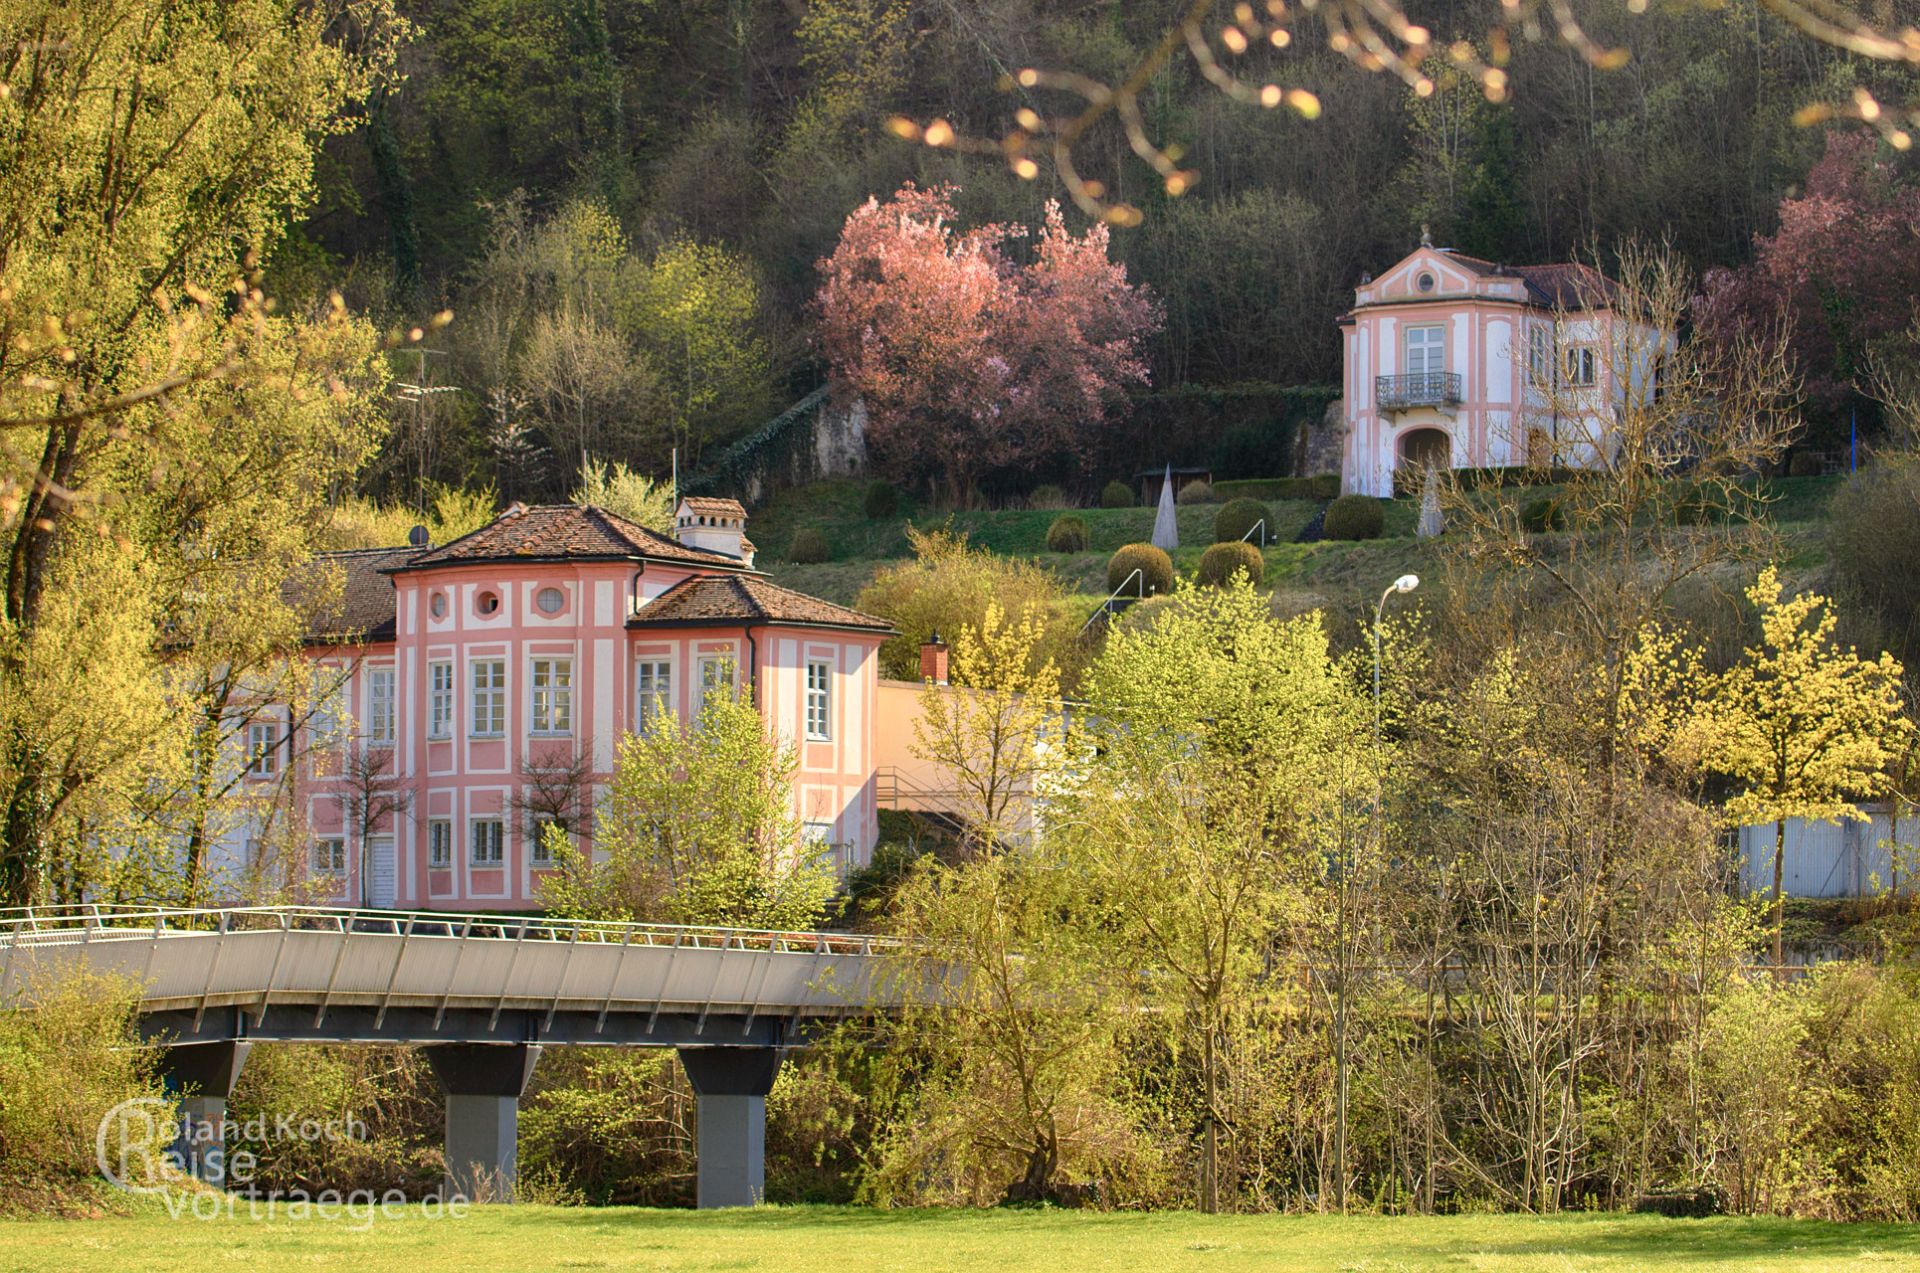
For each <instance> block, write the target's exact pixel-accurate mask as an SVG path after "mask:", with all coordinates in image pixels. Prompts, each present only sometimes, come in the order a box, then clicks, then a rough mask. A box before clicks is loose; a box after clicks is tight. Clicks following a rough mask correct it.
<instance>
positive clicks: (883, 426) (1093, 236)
mask: <svg viewBox="0 0 1920 1273" xmlns="http://www.w3.org/2000/svg"><path fill="white" fill-rule="evenodd" d="M953 194H954V190H953V189H952V187H948V186H938V187H935V188H933V189H930V190H922V189H920V188H918V187H917V186H915V185H913V184H912V183H911V182H909V183H908V184H907V185H905V186H903V187H901V189H900V190H899V192H898V193H896V194H895V195H894V196H893V197H892V198H891V199H889V200H888V201H887V202H885V203H881V202H880V201H879V200H877V199H869V200H867V202H866V203H864V204H862V205H861V206H860V207H859V208H856V209H855V210H854V212H853V214H852V215H851V216H849V217H848V218H847V223H846V226H845V227H844V228H843V229H842V230H841V233H840V242H839V243H838V245H837V246H836V247H835V248H834V252H833V255H832V256H830V257H827V258H825V259H824V260H822V261H821V262H820V272H821V275H822V282H821V286H820V291H819V293H818V295H817V297H816V299H815V304H816V307H817V310H818V314H819V319H820V339H821V344H822V346H823V348H824V351H825V353H826V355H827V358H828V360H829V362H830V363H831V365H832V367H833V373H834V375H835V377H836V378H837V379H838V380H839V381H840V382H841V383H843V384H844V385H846V386H847V387H848V388H850V389H851V390H853V391H855V392H857V393H859V394H860V396H861V397H862V398H864V399H865V401H866V406H867V417H868V423H867V445H868V449H869V451H870V453H871V454H872V456H873V459H874V462H875V464H876V466H877V467H878V468H879V469H880V470H881V471H882V472H884V473H886V474H887V475H888V476H890V477H892V478H894V479H895V480H897V481H901V482H905V483H909V484H912V485H916V486H924V487H929V488H934V489H938V490H941V491H942V492H943V493H945V494H946V495H947V496H948V497H949V498H951V499H953V500H955V501H956V502H958V501H963V500H965V499H967V498H968V497H969V496H971V495H972V494H973V493H974V491H975V490H976V488H977V486H978V484H979V482H980V480H981V479H982V478H983V477H986V476H988V475H990V474H992V473H994V472H997V471H1005V470H1007V469H1012V468H1019V469H1022V470H1025V471H1028V472H1034V471H1039V470H1043V469H1050V468H1058V467H1060V466H1061V464H1062V462H1063V461H1064V462H1071V463H1077V464H1078V465H1080V466H1081V468H1082V469H1083V470H1084V468H1085V466H1086V464H1087V462H1088V459H1089V457H1090V456H1091V454H1092V450H1093V448H1092V446H1091V434H1092V432H1093V431H1094V430H1096V429H1098V428H1099V427H1100V425H1101V424H1102V423H1103V422H1104V421H1106V420H1108V419H1111V418H1113V416H1115V415H1116V414H1117V413H1119V412H1122V411H1124V410H1125V408H1126V401H1127V398H1126V395H1127V391H1128V390H1129V389H1131V388H1133V387H1135V386H1139V385H1144V384H1146V383H1147V379H1148V375H1147V365H1146V360H1145V358H1144V357H1143V355H1142V352H1141V341H1142V339H1143V338H1144V337H1145V336H1146V335H1147V334H1149V333H1150V332H1151V331H1153V330H1154V329H1155V328H1156V326H1157V325H1158V323H1159V321H1160V311H1159V306H1158V305H1157V304H1156V302H1155V301H1154V300H1153V298H1152V296H1151V295H1149V294H1148V293H1147V291H1146V290H1145V289H1143V288H1140V287H1136V286H1134V285H1133V284H1130V283H1129V282H1128V281H1127V272H1126V267H1125V266H1124V265H1121V264H1119V263H1117V262H1115V261H1112V260H1109V259H1108V256H1107V247H1108V235H1107V228H1106V227H1105V226H1104V225H1095V226H1093V227H1092V228H1090V229H1089V230H1087V232H1086V233H1085V234H1083V235H1080V236H1078V237H1076V236H1074V235H1073V234H1072V233H1070V232H1069V231H1068V229H1067V226H1066V220H1065V218H1064V216H1062V214H1061V211H1060V207H1059V205H1058V204H1055V203H1049V204H1048V205H1047V211H1046V221H1045V224H1044V225H1043V226H1042V227H1041V229H1040V234H1039V238H1038V242H1037V243H1036V245H1035V251H1034V252H1033V254H1032V260H1031V261H1029V262H1025V263H1022V262H1020V261H1017V260H1015V259H1014V258H1013V256H1011V255H1010V254H1009V252H1008V251H1007V245H1008V244H1009V243H1011V242H1014V241H1016V240H1019V239H1023V238H1025V237H1027V230H1026V228H1025V227H1024V226H1020V225H986V226H980V227H977V228H975V229H971V230H961V229H959V228H957V227H956V226H955V225H954V210H953V202H952V196H953Z"/></svg>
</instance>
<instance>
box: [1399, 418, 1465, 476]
mask: <svg viewBox="0 0 1920 1273" xmlns="http://www.w3.org/2000/svg"><path fill="white" fill-rule="evenodd" d="M1395 467H1396V468H1402V469H1450V468H1452V467H1453V439H1452V438H1451V437H1449V436H1447V431H1446V430H1445V429H1436V428H1432V427H1423V428H1418V429H1409V430H1407V432H1405V433H1403V434H1401V435H1400V463H1399V464H1398V465H1396V466H1395Z"/></svg>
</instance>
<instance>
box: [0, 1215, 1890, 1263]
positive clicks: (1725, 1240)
mask: <svg viewBox="0 0 1920 1273" xmlns="http://www.w3.org/2000/svg"><path fill="white" fill-rule="evenodd" d="M229 1268H230V1269H272V1270H281V1269H314V1268H320V1269H328V1268H333V1269H347V1268H350V1269H353V1270H355V1271H356V1273H443V1271H444V1273H455V1271H456V1270H457V1271H459V1273H466V1271H467V1270H472V1269H535V1270H547V1269H611V1270H628V1269H630V1270H675V1271H676V1273H692V1271H697V1270H723V1269H724V1270H738V1271H746V1273H754V1271H760V1270H764V1271H765V1273H864V1271H865V1270H894V1269H898V1270H913V1271H914V1273H922V1271H930V1270H947V1269H955V1270H996V1269H1009V1270H1024V1269H1046V1270H1052V1269H1064V1270H1071V1271H1072V1273H1108V1271H1115V1273H1117V1271H1120V1270H1144V1271H1147V1273H1181V1271H1183V1270H1189V1269H1191V1270H1205V1271H1207V1273H1243V1271H1251V1270H1261V1271H1262V1273H1402V1271H1405V1273H1426V1271H1427V1270H1481V1271H1484V1273H1523V1271H1524V1273H1534V1271H1536V1270H1538V1271H1540V1273H1585V1271H1587V1270H1593V1271H1594V1273H1615V1271H1618V1273H1627V1271H1629V1270H1631V1271H1636V1273H1637V1271H1639V1270H1654V1269H1657V1270H1663V1271H1664V1270H1674V1271H1675V1273H1685V1271H1687V1270H1697V1271H1699V1273H1747V1271H1749V1270H1751V1271H1753V1273H1762V1271H1765V1273H1839V1271H1841V1270H1856V1269H1858V1270H1869V1271H1872V1270H1906V1269H1912V1270H1920V1228H1916V1227H1914V1226H1900V1225H1833V1224H1821V1223H1814V1222H1808V1221H1789V1220H1753V1219H1716V1220H1666V1219H1660V1218H1658V1217H1647V1216H1623V1215H1566V1216H1553V1217H1532V1216H1505V1215H1502V1216H1450V1217H1422V1218H1404V1219H1402V1218H1354V1219H1334V1218H1329V1217H1313V1216H1219V1217H1211V1218H1209V1217H1203V1216H1197V1215H1193V1214H1190V1213H1157V1214H1097V1213H1087V1212H1058V1211H1055V1212H1021V1211H985V1212H983V1211H958V1210H956V1211H865V1210H855V1209H838V1208H786V1207H780V1208H762V1209H757V1210H754V1211H750V1212H731V1213H728V1212H719V1213H714V1212H708V1213H699V1212H691V1211H648V1210H638V1209H625V1208H618V1209H615V1208H609V1209H586V1208H581V1209H557V1208H550V1207H482V1208H475V1209H473V1210H472V1211H471V1212H470V1213H469V1214H468V1215H466V1216H464V1217H461V1218H457V1219H448V1218H441V1219H437V1220H424V1219H421V1218H419V1216H418V1214H417V1213H411V1214H410V1215H409V1216H408V1217H407V1218H401V1219H394V1218H375V1219H373V1220H372V1221H371V1222H370V1223H368V1222H364V1221H360V1220H356V1219H355V1218H353V1217H351V1216H347V1215H344V1214H341V1213H338V1212H335V1213H332V1214H331V1215H330V1216H329V1217H327V1218H309V1219H305V1220H289V1219H285V1218H280V1219H276V1220H264V1219H263V1220H250V1219H246V1218H231V1219H219V1220H210V1221H199V1220H193V1219H189V1218H184V1217H183V1218H180V1219H173V1218H171V1217H169V1216H167V1215H166V1214H165V1213H164V1212H146V1213H143V1214H142V1215H140V1216H139V1217H137V1218H131V1219H111V1220H59V1221H56V1220H30V1221H14V1222H7V1223H0V1269H4V1270H8V1271H9V1273H12V1271H13V1270H21V1271H23V1273H24V1271H26V1270H36V1271H37V1270H47V1271H48V1273H54V1271H57V1273H135V1271H145V1270H154V1271H156V1273H158V1271H167V1273H174V1271H178V1273H189V1271H191V1273H206V1271H207V1270H217V1269H229Z"/></svg>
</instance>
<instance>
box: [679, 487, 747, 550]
mask: <svg viewBox="0 0 1920 1273" xmlns="http://www.w3.org/2000/svg"><path fill="white" fill-rule="evenodd" d="M673 537H674V538H675V539H677V540H679V541H680V542H681V543H683V544H685V545H686V546H687V547H689V548H703V549H705V550H706V551H708V552H714V553H724V554H725V555H726V556H729V557H738V558H739V559H740V560H741V563H742V564H743V565H747V566H751V565H753V552H754V549H753V541H751V540H749V539H748V538H747V510H746V509H745V508H743V507H741V505H740V502H739V501H738V500H731V499H703V498H700V497H698V496H692V495H690V496H688V497H686V498H685V499H683V500H681V501H680V507H678V508H677V509H675V510H674V513H673Z"/></svg>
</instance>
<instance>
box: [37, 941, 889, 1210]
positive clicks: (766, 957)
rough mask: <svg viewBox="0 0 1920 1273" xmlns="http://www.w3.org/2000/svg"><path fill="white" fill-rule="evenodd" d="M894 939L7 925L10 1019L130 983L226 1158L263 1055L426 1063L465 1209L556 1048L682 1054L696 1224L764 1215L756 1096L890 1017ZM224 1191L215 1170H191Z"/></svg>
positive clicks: (508, 1140)
mask: <svg viewBox="0 0 1920 1273" xmlns="http://www.w3.org/2000/svg"><path fill="white" fill-rule="evenodd" d="M899 950H900V947H899V946H898V945H897V944H895V943H890V942H888V941H886V940H884V939H878V938H873V937H865V936H858V935H847V934H837V933H817V932H815V933H797V932H796V933H781V932H758V931H749V930H743V929H727V928H692V927H672V926H661V925H651V924H622V923H605V922H596V921H589V920H564V919H547V918H542V917H537V916H520V915H462V914H450V913H446V912H440V911H380V910H355V909H336V908H327V907H310V906H270V907H236V908H220V909H200V910H186V909H165V908H161V909H136V908H119V907H104V906H82V907H66V908H51V909H33V908H28V909H22V910H13V911H6V912H0V1003H5V1002H9V1001H10V1000H11V999H12V998H13V996H14V995H15V994H16V993H18V992H19V991H20V990H21V989H22V988H23V987H25V986H26V985H28V984H29V983H30V982H31V981H32V980H33V979H36V978H39V977H44V976H47V975H59V974H61V973H67V972H75V971H82V970H84V971H88V972H92V973H95V974H102V975H116V976H120V977H124V978H126V979H127V980H128V981H130V982H132V983H133V984H136V985H138V986H139V987H140V988H141V989H140V993H141V1000H140V1013H141V1028H142V1031H143V1033H145V1034H146V1035H147V1036H148V1037H149V1038H151V1039H152V1040H153V1041H154V1042H155V1043H156V1044H159V1045H161V1046H164V1047H165V1048H166V1053H165V1059H164V1062H163V1067H162V1068H163V1072H164V1073H165V1075H166V1076H167V1078H168V1081H169V1085H170V1087H171V1088H172V1089H173V1090H174V1091H176V1092H177V1093H179V1094H180V1095H181V1097H182V1101H183V1106H184V1108H185V1114H186V1120H187V1130H188V1132H189V1133H190V1134H192V1135H190V1137H189V1139H190V1143H192V1142H193V1141H196V1140H197V1141H198V1142H204V1143H209V1144H211V1145H212V1146H213V1147H214V1148H217V1147H218V1145H219V1143H220V1142H219V1135H218V1132H219V1129H220V1127H221V1125H222V1122H223V1119H224V1113H225V1105H226V1098H227V1096H228V1095H229V1094H231V1092H232V1090H233V1084H234V1081H235V1080H236V1079H237V1077H238V1075H239V1072H240V1067H241V1066H242V1065H243V1064H244V1063H245V1059H246V1052H247V1049H248V1048H249V1047H251V1045H252V1044H253V1043H254V1042H257V1041H263V1040H268V1041H299V1042H338V1043H391V1044H417V1045H421V1046H423V1048H424V1049H425V1053H426V1056H427V1058H428V1060H429V1061H430V1062H431V1063H432V1065H433V1068H434V1072H435V1073H436V1075H438V1077H439V1079H440V1084H441V1087H442V1089H443V1090H444V1092H445V1093H446V1095H447V1164H448V1170H449V1173H450V1175H451V1178H452V1183H453V1185H454V1187H455V1188H456V1189H458V1190H460V1191H461V1192H463V1193H465V1194H466V1195H467V1196H469V1197H472V1196H476V1195H478V1194H481V1193H492V1194H495V1195H501V1194H507V1193H510V1191H511V1183H512V1179H513V1172H514V1147H513V1141H514V1130H515V1126H516V1122H517V1116H518V1102H519V1097H520V1095H521V1093H522V1091H524V1089H525V1086H526V1083H527V1081H528V1079H529V1078H530V1077H531V1075H532V1072H533V1067H534V1064H535V1063H536V1062H537V1060H538V1058H539V1052H540V1048H541V1047H542V1046H543V1045H549V1044H571V1045H596V1044H597V1045H608V1046H619V1045H624V1046H640V1047H673V1048H678V1049H679V1050H680V1056H681V1060H682V1061H683V1063H684V1064H685V1066H686V1070H687V1074H688V1077H689V1078H690V1079H691V1080H692V1082H693V1086H694V1090H695V1092H696V1094H697V1096H698V1108H697V1114H698V1130H697V1144H698V1151H699V1157H700V1165H699V1186H698V1187H699V1198H700V1205H701V1206H703V1207H704V1206H731V1205H739V1204H743V1203H750V1202H753V1201H757V1200H758V1198H759V1196H760V1192H761V1186H762V1181H763V1179H764V1168H763V1161H762V1145H763V1142H764V1133H765V1097H766V1094H767V1092H768V1091H770V1090H771V1088H772V1085H773V1079H774V1075H775V1073H776V1071H777V1070H778V1067H779V1060H780V1055H781V1053H780V1049H782V1048H784V1047H789V1046H792V1045H793V1044H794V1043H795V1042H797V1041H799V1039H800V1038H801V1036H802V1034H803V1033H804V1031H805V1029H806V1027H807V1026H808V1024H809V1023H811V1022H818V1021H820V1020H822V1019H830V1018H834V1017H839V1016H844V1015H847V1014H849V1013H854V1012H868V1011H872V1010H874V1009H876V1008H884V1007H886V1006H888V1004H889V1003H890V1002H897V991H896V990H894V989H893V988H892V987H893V986H894V985H895V980H894V979H893V978H890V977H889V976H887V975H886V972H885V969H886V967H887V962H886V960H887V956H889V955H894V954H897V953H899ZM192 1161H193V1163H194V1165H195V1166H196V1168H202V1169H208V1170H207V1174H210V1175H214V1176H215V1177H216V1178H217V1175H218V1172H217V1168H218V1166H219V1163H218V1161H217V1160H216V1156H215V1155H213V1154H211V1153H200V1154H195V1155H192Z"/></svg>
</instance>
